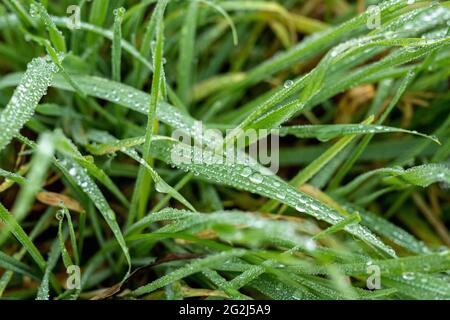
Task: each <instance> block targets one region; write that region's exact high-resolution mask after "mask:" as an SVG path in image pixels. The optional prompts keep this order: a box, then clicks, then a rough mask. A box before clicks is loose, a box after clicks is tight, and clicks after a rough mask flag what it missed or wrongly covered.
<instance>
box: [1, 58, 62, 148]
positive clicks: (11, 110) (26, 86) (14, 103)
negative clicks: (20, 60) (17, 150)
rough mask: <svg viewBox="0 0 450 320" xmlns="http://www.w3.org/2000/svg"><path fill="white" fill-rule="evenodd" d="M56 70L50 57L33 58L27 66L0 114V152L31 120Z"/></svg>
mask: <svg viewBox="0 0 450 320" xmlns="http://www.w3.org/2000/svg"><path fill="white" fill-rule="evenodd" d="M58 70H59V69H58V67H57V66H56V65H55V64H54V63H53V62H52V61H51V59H50V57H46V58H35V59H33V60H32V61H31V62H30V63H29V64H28V66H27V71H26V72H25V73H24V75H23V77H22V79H21V81H20V83H19V85H18V87H17V88H16V90H15V91H14V94H13V96H12V97H11V100H10V101H9V103H8V105H7V106H6V108H5V109H4V110H3V111H2V112H1V113H0V151H1V150H2V149H3V148H4V147H5V146H6V145H8V144H9V142H10V141H11V139H12V138H14V137H15V136H17V135H18V134H19V131H20V129H22V127H23V126H24V125H25V123H27V122H28V121H29V120H30V119H31V117H32V116H33V114H34V110H35V108H36V106H37V104H38V103H39V101H40V100H41V98H42V97H43V96H44V95H45V94H46V93H47V88H48V87H49V86H50V84H51V82H52V79H53V76H54V75H55V74H56V72H58Z"/></svg>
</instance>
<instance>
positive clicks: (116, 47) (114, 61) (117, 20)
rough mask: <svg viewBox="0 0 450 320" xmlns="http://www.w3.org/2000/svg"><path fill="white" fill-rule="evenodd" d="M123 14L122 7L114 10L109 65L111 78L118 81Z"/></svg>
mask: <svg viewBox="0 0 450 320" xmlns="http://www.w3.org/2000/svg"><path fill="white" fill-rule="evenodd" d="M124 15H125V9H124V8H123V7H121V8H118V9H115V10H114V37H113V43H112V54H111V65H112V79H113V80H114V81H116V82H120V71H121V61H122V47H121V43H122V21H123V17H124Z"/></svg>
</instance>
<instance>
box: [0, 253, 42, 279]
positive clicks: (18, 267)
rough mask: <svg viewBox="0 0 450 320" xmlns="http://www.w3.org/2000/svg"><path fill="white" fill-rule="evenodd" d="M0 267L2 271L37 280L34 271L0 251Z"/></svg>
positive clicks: (37, 277)
mask: <svg viewBox="0 0 450 320" xmlns="http://www.w3.org/2000/svg"><path fill="white" fill-rule="evenodd" d="M0 267H1V268H2V269H4V270H8V271H12V272H16V273H18V274H21V275H24V276H26V277H30V278H33V279H39V276H38V275H37V274H36V271H35V270H33V269H32V268H30V267H29V266H27V265H26V264H24V263H22V262H20V261H19V260H17V259H15V258H13V257H10V256H8V255H7V254H5V253H3V252H1V251H0Z"/></svg>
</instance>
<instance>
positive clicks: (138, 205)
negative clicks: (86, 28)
mask: <svg viewBox="0 0 450 320" xmlns="http://www.w3.org/2000/svg"><path fill="white" fill-rule="evenodd" d="M167 3H168V0H163V1H160V2H159V4H160V5H161V6H162V8H163V9H161V12H160V14H159V15H158V16H157V17H156V18H157V20H156V27H155V28H156V29H155V34H156V46H155V52H154V55H153V66H154V71H153V79H152V86H151V95H150V101H149V109H148V111H149V112H148V118H147V128H146V132H145V142H144V149H143V154H142V158H143V159H144V161H145V162H146V163H147V164H148V163H150V164H151V163H152V161H151V157H150V147H151V144H152V136H153V133H154V132H153V131H154V129H155V120H156V110H157V105H158V101H159V100H160V98H161V96H160V94H161V86H162V85H163V83H162V82H163V81H164V80H163V77H162V74H163V73H164V70H163V68H164V67H163V54H164V8H165V7H166V6H167ZM150 180H151V176H150V173H149V172H148V170H146V169H145V168H143V167H141V168H140V170H139V174H138V178H137V181H136V186H135V189H134V192H133V198H132V202H131V210H130V214H129V218H128V221H129V222H131V223H133V222H134V219H135V217H136V216H137V217H139V218H142V217H143V216H144V214H145V211H146V208H147V202H148V198H149V194H150V188H151V183H150Z"/></svg>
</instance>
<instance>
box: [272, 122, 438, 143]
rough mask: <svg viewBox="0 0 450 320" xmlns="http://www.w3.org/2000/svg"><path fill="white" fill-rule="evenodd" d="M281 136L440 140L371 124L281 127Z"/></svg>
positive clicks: (328, 138)
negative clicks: (385, 135) (398, 136)
mask: <svg viewBox="0 0 450 320" xmlns="http://www.w3.org/2000/svg"><path fill="white" fill-rule="evenodd" d="M279 132H280V135H281V136H286V135H293V136H296V137H297V138H316V139H318V140H320V141H329V140H331V139H333V138H337V137H340V136H347V135H355V134H356V135H363V134H371V133H374V134H376V133H407V134H412V135H417V136H420V137H424V138H427V139H430V140H432V141H434V142H436V143H439V140H438V139H437V138H436V137H435V136H429V135H426V134H423V133H419V132H417V131H411V130H405V129H401V128H394V127H388V126H381V125H370V124H330V125H304V126H290V127H281V128H280V131H279Z"/></svg>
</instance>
